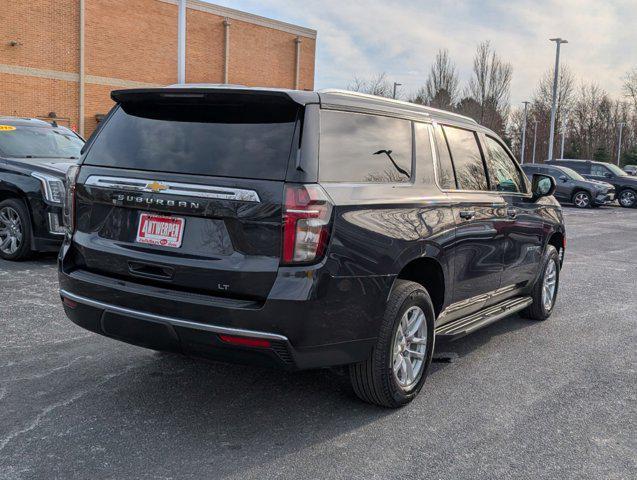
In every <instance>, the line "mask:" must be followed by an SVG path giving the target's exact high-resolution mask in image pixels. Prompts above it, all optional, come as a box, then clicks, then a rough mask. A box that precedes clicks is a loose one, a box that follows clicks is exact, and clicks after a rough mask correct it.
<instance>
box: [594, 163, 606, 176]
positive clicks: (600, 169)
mask: <svg viewBox="0 0 637 480" xmlns="http://www.w3.org/2000/svg"><path fill="white" fill-rule="evenodd" d="M607 173H609V170H608V168H606V167H604V166H602V165H595V164H594V163H592V164H591V175H593V176H595V177H603V176H604V175H606V174H607Z"/></svg>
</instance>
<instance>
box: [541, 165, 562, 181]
mask: <svg viewBox="0 0 637 480" xmlns="http://www.w3.org/2000/svg"><path fill="white" fill-rule="evenodd" d="M544 170H546V172H545V173H546V174H547V175H550V176H551V177H553V178H554V179H555V180H557V179H558V178H560V177H564V176H567V175H566V174H565V173H564V172H563V171H562V170H560V169H559V168H553V167H546V168H545V169H544Z"/></svg>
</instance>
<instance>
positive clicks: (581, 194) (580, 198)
mask: <svg viewBox="0 0 637 480" xmlns="http://www.w3.org/2000/svg"><path fill="white" fill-rule="evenodd" d="M591 203H592V202H591V196H590V195H589V194H588V192H585V191H583V190H580V191H578V192H575V193H574V194H573V204H574V205H575V206H576V207H577V208H590V206H591Z"/></svg>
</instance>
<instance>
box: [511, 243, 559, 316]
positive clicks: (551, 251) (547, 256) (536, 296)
mask: <svg viewBox="0 0 637 480" xmlns="http://www.w3.org/2000/svg"><path fill="white" fill-rule="evenodd" d="M549 262H554V263H555V293H554V295H553V300H552V302H551V305H550V307H549V308H546V306H545V305H544V301H543V296H542V290H543V287H544V278H545V276H546V275H547V267H548V265H549ZM559 287H560V259H559V255H558V252H557V250H556V248H555V247H554V246H553V245H548V246H547V247H546V252H545V253H544V258H543V259H542V270H541V274H540V276H539V277H538V279H537V281H536V282H535V285H533V290H532V292H531V297H532V298H533V303H531V305H529V306H528V307H526V309H524V310H523V311H522V312H521V313H520V315H521V316H522V317H524V318H528V319H530V320H540V321H541V320H546V319H547V318H549V317H550V316H551V313H553V307H555V301H556V299H557V294H558V292H559Z"/></svg>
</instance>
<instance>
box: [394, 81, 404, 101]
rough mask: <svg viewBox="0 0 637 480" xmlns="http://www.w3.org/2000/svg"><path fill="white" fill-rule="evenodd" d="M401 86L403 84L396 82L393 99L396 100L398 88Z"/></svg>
mask: <svg viewBox="0 0 637 480" xmlns="http://www.w3.org/2000/svg"><path fill="white" fill-rule="evenodd" d="M401 85H402V83H398V82H394V94H393V95H392V97H391V98H396V88H397V87H400V86H401Z"/></svg>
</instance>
